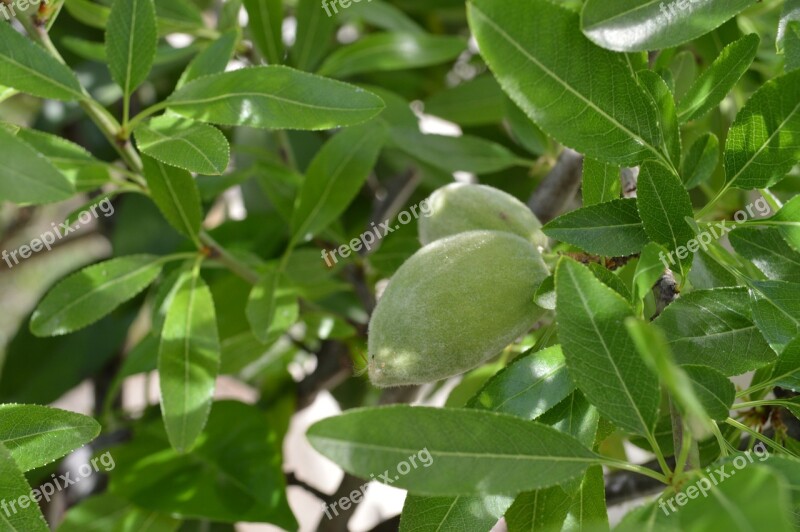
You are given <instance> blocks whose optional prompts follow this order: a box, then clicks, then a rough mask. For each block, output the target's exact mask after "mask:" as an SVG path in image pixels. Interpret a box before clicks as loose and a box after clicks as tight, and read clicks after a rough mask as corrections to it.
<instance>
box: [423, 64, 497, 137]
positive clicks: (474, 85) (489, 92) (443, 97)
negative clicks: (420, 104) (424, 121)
mask: <svg viewBox="0 0 800 532" xmlns="http://www.w3.org/2000/svg"><path fill="white" fill-rule="evenodd" d="M505 100H506V96H505V94H503V91H502V90H501V89H500V85H498V84H497V80H495V79H494V78H493V77H492V76H491V75H483V76H478V77H477V78H475V79H471V80H469V81H466V82H464V83H461V84H460V85H456V86H455V87H452V88H448V89H445V90H442V91H439V92H437V93H435V94H434V95H432V96H431V97H430V98H428V99H427V100H425V113H426V114H430V115H435V116H438V117H441V118H444V119H445V120H449V121H450V122H455V123H456V124H459V125H461V126H478V125H486V124H497V123H498V122H500V121H501V120H502V119H503V115H504V112H505V111H504V109H505V104H504V102H505Z"/></svg>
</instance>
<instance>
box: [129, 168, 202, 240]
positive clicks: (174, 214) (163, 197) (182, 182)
mask: <svg viewBox="0 0 800 532" xmlns="http://www.w3.org/2000/svg"><path fill="white" fill-rule="evenodd" d="M142 163H143V165H144V177H145V179H146V180H147V185H148V186H149V187H150V192H151V194H152V197H153V201H154V202H155V204H156V205H158V208H159V210H160V211H161V213H162V214H163V215H164V218H166V219H167V221H168V222H169V224H170V225H171V226H172V227H174V228H175V230H176V231H178V232H179V233H181V234H183V235H185V236H188V237H190V238H193V239H196V238H197V234H198V233H199V232H200V224H201V223H202V221H203V212H202V207H201V205H200V193H199V192H198V191H197V184H196V183H195V181H194V178H193V177H192V176H191V174H190V173H189V172H187V171H186V170H182V169H180V168H176V167H174V166H168V165H166V164H164V163H162V162H161V161H159V160H156V159H152V158H150V157H147V156H144V157H142Z"/></svg>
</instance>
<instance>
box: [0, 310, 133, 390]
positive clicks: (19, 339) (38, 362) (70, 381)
mask: <svg viewBox="0 0 800 532" xmlns="http://www.w3.org/2000/svg"><path fill="white" fill-rule="evenodd" d="M137 310H138V309H137ZM119 314H120V315H117V314H112V315H110V316H106V318H104V319H102V320H100V321H98V322H97V323H95V324H94V325H91V326H90V327H87V328H86V329H82V330H80V331H78V332H76V333H73V334H70V335H69V336H65V337H50V338H37V337H35V336H34V335H33V333H31V332H30V329H29V328H28V327H20V328H19V329H18V330H17V334H16V336H14V337H13V339H11V340H10V342H9V343H8V345H7V346H6V348H5V359H4V360H3V371H2V373H0V403H3V402H7V403H35V404H48V403H52V402H54V401H57V400H58V399H59V398H60V397H61V396H62V395H64V394H65V393H67V392H68V391H70V390H72V389H73V388H75V387H77V386H78V385H80V384H81V383H82V382H84V381H85V380H86V379H88V378H90V377H92V376H93V375H95V374H96V373H97V372H98V371H100V370H101V369H102V368H103V367H104V366H105V365H106V364H107V363H108V362H109V361H110V360H111V359H113V358H114V356H115V355H118V354H119V351H120V349H121V348H122V347H123V345H124V343H125V338H126V336H127V333H128V329H129V328H130V326H131V323H132V322H133V319H134V317H135V316H134V315H133V312H130V311H128V312H121V313H119ZM25 321H27V319H26V320H25ZM126 360H127V359H126ZM43 368H44V369H43Z"/></svg>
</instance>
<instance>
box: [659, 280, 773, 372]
mask: <svg viewBox="0 0 800 532" xmlns="http://www.w3.org/2000/svg"><path fill="white" fill-rule="evenodd" d="M655 324H656V325H658V326H659V327H660V328H661V329H662V330H663V331H664V332H665V333H666V335H667V339H668V340H669V344H670V348H671V349H672V352H673V353H674V355H675V360H676V361H677V362H678V364H681V365H684V364H700V365H703V366H709V367H711V368H714V369H716V370H718V371H720V372H722V373H723V374H725V375H727V376H731V375H740V374H742V373H745V372H746V371H750V370H753V369H756V368H759V367H761V366H765V365H767V364H769V363H770V362H774V361H775V353H774V352H772V350H771V349H770V348H769V345H768V344H767V342H766V341H765V340H764V338H763V337H762V336H761V334H760V333H759V331H758V329H757V328H756V326H755V324H754V323H753V316H752V312H751V310H750V303H749V301H748V298H747V292H746V290H745V289H744V288H720V289H716V290H695V291H694V292H690V293H688V294H685V295H683V296H682V297H680V298H679V299H678V300H676V301H674V302H673V303H672V304H670V305H669V306H668V307H667V308H666V309H665V310H664V312H663V313H662V314H661V315H660V316H659V317H658V318H657V319H656V320H655Z"/></svg>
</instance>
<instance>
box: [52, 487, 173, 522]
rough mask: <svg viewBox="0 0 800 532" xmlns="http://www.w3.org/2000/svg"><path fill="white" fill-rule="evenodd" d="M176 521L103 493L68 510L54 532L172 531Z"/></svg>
mask: <svg viewBox="0 0 800 532" xmlns="http://www.w3.org/2000/svg"><path fill="white" fill-rule="evenodd" d="M178 525H180V521H178V520H177V519H173V518H172V517H170V516H169V515H168V514H161V513H158V512H152V511H148V510H142V509H140V508H137V507H136V506H135V505H133V504H131V503H130V502H128V501H126V500H124V499H121V498H119V497H116V496H114V495H111V494H109V493H104V494H102V495H95V496H93V497H90V498H89V499H86V500H84V501H81V502H80V503H79V504H78V505H77V506H75V507H73V508H71V509H70V510H69V511H68V512H67V515H66V517H65V518H64V520H63V521H62V522H61V524H60V525H59V526H58V532H173V531H174V530H177V528H178Z"/></svg>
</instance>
